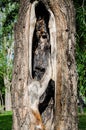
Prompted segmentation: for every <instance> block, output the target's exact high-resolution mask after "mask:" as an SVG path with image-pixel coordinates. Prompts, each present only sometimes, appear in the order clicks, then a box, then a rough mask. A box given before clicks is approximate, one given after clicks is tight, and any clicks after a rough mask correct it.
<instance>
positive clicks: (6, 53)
mask: <svg viewBox="0 0 86 130" xmlns="http://www.w3.org/2000/svg"><path fill="white" fill-rule="evenodd" d="M0 7H1V8H0V17H1V20H0V26H1V28H0V32H1V33H0V54H1V55H0V73H1V75H0V76H1V77H3V80H2V81H3V83H2V84H4V85H3V86H2V84H1V88H3V87H4V88H3V89H4V95H5V97H4V100H5V101H4V103H5V110H11V95H10V87H11V79H12V67H13V57H14V49H13V48H14V42H13V41H14V38H13V23H14V21H15V20H16V16H17V10H18V4H17V3H16V2H14V1H13V2H11V1H0ZM11 14H12V15H11ZM2 81H1V82H2ZM1 92H2V91H1Z"/></svg>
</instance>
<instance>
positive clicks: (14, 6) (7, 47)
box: [0, 0, 86, 113]
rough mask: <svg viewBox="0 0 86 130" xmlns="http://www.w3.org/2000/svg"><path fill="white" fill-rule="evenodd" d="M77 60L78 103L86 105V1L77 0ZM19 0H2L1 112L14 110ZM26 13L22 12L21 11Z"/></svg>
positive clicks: (0, 39) (81, 109) (0, 27)
mask: <svg viewBox="0 0 86 130" xmlns="http://www.w3.org/2000/svg"><path fill="white" fill-rule="evenodd" d="M74 5H75V12H76V35H75V37H76V64H77V76H78V106H79V109H80V112H81V113H83V112H84V109H83V108H84V107H86V1H85V0H75V1H74ZM18 11H19V0H0V113H2V112H3V111H4V110H5V111H10V110H11V94H10V91H11V80H12V69H13V58H14V44H15V42H14V24H15V23H16V21H17V17H18ZM22 15H23V14H22Z"/></svg>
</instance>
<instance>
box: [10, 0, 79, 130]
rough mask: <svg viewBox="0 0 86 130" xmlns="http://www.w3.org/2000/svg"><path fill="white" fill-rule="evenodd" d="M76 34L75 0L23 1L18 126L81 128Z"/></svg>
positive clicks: (15, 95) (16, 78) (16, 74)
mask: <svg viewBox="0 0 86 130" xmlns="http://www.w3.org/2000/svg"><path fill="white" fill-rule="evenodd" d="M42 12H43V13H42ZM40 23H41V24H40ZM74 35H75V12H74V6H73V3H72V1H71V0H69V1H65V0H54V1H52V0H44V1H41V0H40V1H39V0H37V1H35V0H33V1H32V0H31V1H29V0H21V1H20V10H19V19H18V22H17V24H16V25H15V57H14V71H13V80H12V109H13V130H77V129H78V127H77V78H76V64H75V38H74ZM42 52H43V55H41V53H42ZM43 56H44V57H43ZM44 58H45V60H44ZM45 61H46V62H45ZM39 62H40V63H39ZM48 99H49V100H48ZM41 106H42V107H41Z"/></svg>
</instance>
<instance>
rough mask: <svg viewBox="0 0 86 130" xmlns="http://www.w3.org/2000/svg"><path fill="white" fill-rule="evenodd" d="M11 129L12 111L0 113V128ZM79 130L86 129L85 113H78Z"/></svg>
mask: <svg viewBox="0 0 86 130" xmlns="http://www.w3.org/2000/svg"><path fill="white" fill-rule="evenodd" d="M11 129H12V112H4V113H3V114H0V130H11ZM79 130H86V113H85V114H79Z"/></svg>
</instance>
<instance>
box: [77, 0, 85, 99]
mask: <svg viewBox="0 0 86 130" xmlns="http://www.w3.org/2000/svg"><path fill="white" fill-rule="evenodd" d="M75 8H76V33H77V36H76V41H77V45H76V62H77V72H78V94H79V95H82V96H84V97H85V98H86V2H85V0H83V1H82V0H80V1H78V0H76V1H75Z"/></svg>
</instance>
